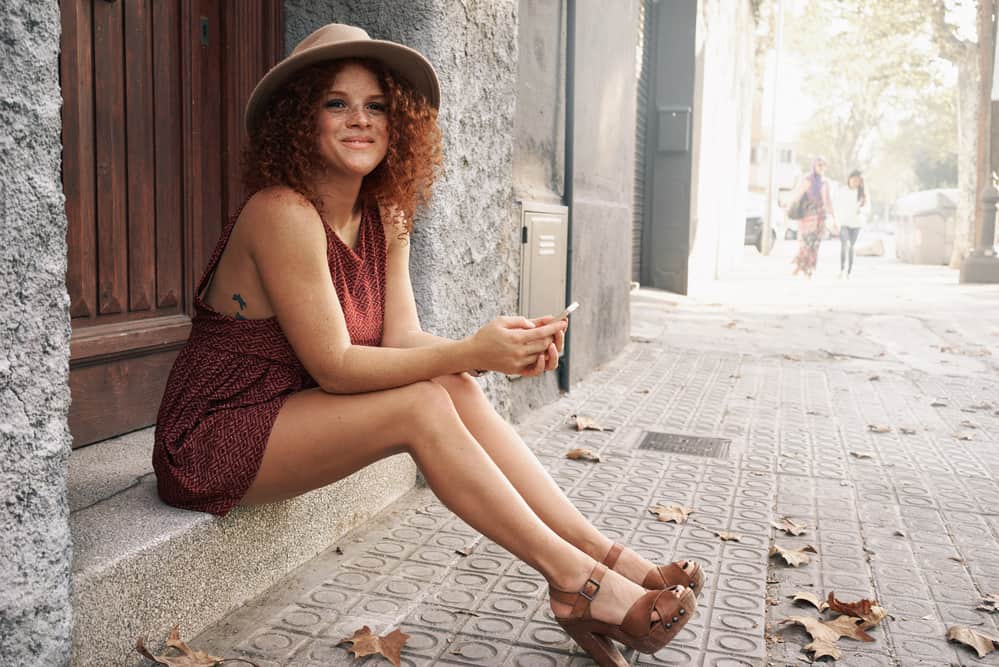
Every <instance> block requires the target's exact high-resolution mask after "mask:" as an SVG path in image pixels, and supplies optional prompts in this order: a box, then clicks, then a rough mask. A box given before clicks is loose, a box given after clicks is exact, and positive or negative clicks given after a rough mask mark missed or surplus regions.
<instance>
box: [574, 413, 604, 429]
mask: <svg viewBox="0 0 999 667" xmlns="http://www.w3.org/2000/svg"><path fill="white" fill-rule="evenodd" d="M572 417H573V418H574V419H575V420H576V430H577V431H613V430H614V429H612V428H607V427H605V426H603V425H601V424H600V422H598V421H597V420H596V419H594V418H593V417H585V416H583V415H572Z"/></svg>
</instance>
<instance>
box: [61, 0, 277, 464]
mask: <svg viewBox="0 0 999 667" xmlns="http://www.w3.org/2000/svg"><path fill="white" fill-rule="evenodd" d="M223 8H224V10H223ZM61 10H62V53H61V62H60V68H61V86H62V94H63V189H64V192H65V195H66V213H67V217H68V219H69V229H68V258H67V259H68V265H67V273H66V283H67V288H68V291H69V297H70V315H71V318H72V324H73V336H72V339H71V343H70V388H71V390H72V397H73V402H72V407H71V409H70V417H69V421H70V429H71V431H72V433H73V441H74V447H79V446H82V445H85V444H88V443H91V442H95V441H97V440H102V439H104V438H107V437H110V436H113V435H117V434H120V433H124V432H127V431H131V430H135V429H138V428H142V427H144V426H148V425H150V424H152V423H153V422H154V421H155V418H156V411H157V409H158V407H159V401H160V397H161V395H162V393H163V386H164V384H165V382H166V378H167V374H168V373H169V371H170V366H171V364H172V363H173V359H174V358H175V356H176V354H177V351H178V350H179V349H180V347H181V346H182V345H183V343H184V341H185V340H186V338H187V335H188V332H189V331H190V321H191V319H190V318H191V315H192V296H193V289H194V286H195V284H196V281H197V280H198V278H199V277H200V274H201V272H202V270H203V269H204V266H205V263H206V261H207V258H208V256H209V255H210V254H211V251H212V249H213V248H214V245H215V243H216V241H217V239H218V235H219V231H220V230H221V228H222V225H223V223H224V221H225V219H226V217H227V216H228V215H229V214H231V213H232V212H233V211H235V209H236V208H237V207H238V205H239V203H240V200H241V199H242V196H243V193H242V192H241V190H240V188H239V185H238V163H239V154H240V151H241V149H242V145H243V141H244V140H245V137H244V134H243V130H242V122H241V118H242V109H243V105H244V103H245V101H246V98H247V97H248V96H249V93H250V91H251V90H252V86H253V84H254V83H255V82H256V81H257V79H259V77H260V76H261V75H262V74H263V73H264V72H265V71H266V70H267V69H268V68H269V67H270V66H271V65H272V64H273V63H274V62H276V61H277V60H278V59H279V58H280V57H281V55H283V39H282V35H283V21H282V14H283V10H282V4H281V1H280V0H241V1H240V2H238V3H228V2H224V0H179V1H178V0H117V1H116V0H111V1H109V0H63V2H62V3H61Z"/></svg>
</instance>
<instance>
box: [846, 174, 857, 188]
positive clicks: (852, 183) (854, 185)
mask: <svg viewBox="0 0 999 667" xmlns="http://www.w3.org/2000/svg"><path fill="white" fill-rule="evenodd" d="M846 184H847V185H849V186H850V189H851V190H856V189H857V188H859V187H860V178H858V177H857V176H851V177H850V178H849V179H848V180H847V181H846Z"/></svg>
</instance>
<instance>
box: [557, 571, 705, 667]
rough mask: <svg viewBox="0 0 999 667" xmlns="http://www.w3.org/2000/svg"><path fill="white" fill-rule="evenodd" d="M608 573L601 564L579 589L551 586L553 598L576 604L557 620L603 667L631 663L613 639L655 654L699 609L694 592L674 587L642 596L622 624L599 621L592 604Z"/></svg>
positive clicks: (567, 603)
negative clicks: (591, 609)
mask: <svg viewBox="0 0 999 667" xmlns="http://www.w3.org/2000/svg"><path fill="white" fill-rule="evenodd" d="M605 574H607V566H605V565H602V564H600V563H597V564H596V565H595V566H594V568H593V571H592V572H591V573H590V577H589V578H588V579H587V580H586V582H585V583H584V584H583V586H582V588H580V589H579V591H578V592H576V593H571V592H569V591H560V590H558V589H557V588H552V587H549V588H548V593H549V595H550V596H551V599H552V600H554V601H556V602H561V603H562V604H565V605H570V606H571V607H572V611H571V612H570V613H569V615H568V616H556V617H555V620H556V621H558V624H559V625H561V626H562V627H563V628H564V629H565V631H566V632H567V633H568V634H569V636H570V637H572V638H573V639H574V640H576V642H577V643H578V644H579V646H580V647H581V648H582V649H583V650H584V651H586V652H587V653H589V654H590V656H591V657H592V658H593V659H594V660H596V661H597V663H598V664H599V665H600V667H624V666H625V665H627V664H628V662H627V661H626V660H625V659H624V656H622V655H621V652H620V651H618V650H617V647H616V646H614V644H613V643H612V642H611V639H614V640H617V641H619V642H621V643H622V644H624V645H625V646H627V647H629V648H632V649H634V650H636V651H638V652H640V653H655V652H656V651H659V650H660V649H661V648H662V647H664V646H666V644H668V643H669V642H670V641H672V640H673V638H674V637H675V636H676V634H677V633H678V632H680V630H681V629H682V628H683V626H684V625H686V624H687V621H689V620H690V619H691V617H692V616H693V615H694V610H695V609H696V608H697V598H696V597H695V596H694V593H693V591H691V590H690V589H689V588H684V587H683V586H673V587H671V588H667V589H663V590H651V591H648V592H647V593H645V595H643V596H642V597H640V598H638V600H637V601H636V602H635V604H633V605H631V608H630V609H629V610H628V613H627V614H625V617H624V621H623V622H622V623H621V624H620V625H612V624H610V623H604V622H603V621H598V620H596V619H594V618H593V616H592V615H591V614H590V603H591V602H592V601H593V598H595V597H596V596H597V594H598V593H599V592H600V582H601V581H602V580H603V578H604V575H605ZM654 614H656V615H658V618H655V617H654V616H653V615H654Z"/></svg>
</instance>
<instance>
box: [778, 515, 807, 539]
mask: <svg viewBox="0 0 999 667" xmlns="http://www.w3.org/2000/svg"><path fill="white" fill-rule="evenodd" d="M773 527H774V528H776V529H777V530H783V531H784V532H785V533H787V534H788V535H795V536H797V535H804V534H805V529H806V526H805V524H803V523H798V522H797V521H795V520H794V519H792V518H791V517H789V516H782V517H781V518H780V519H779V520H778V521H775V522H774V523H773Z"/></svg>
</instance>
